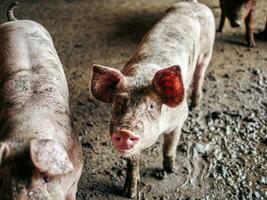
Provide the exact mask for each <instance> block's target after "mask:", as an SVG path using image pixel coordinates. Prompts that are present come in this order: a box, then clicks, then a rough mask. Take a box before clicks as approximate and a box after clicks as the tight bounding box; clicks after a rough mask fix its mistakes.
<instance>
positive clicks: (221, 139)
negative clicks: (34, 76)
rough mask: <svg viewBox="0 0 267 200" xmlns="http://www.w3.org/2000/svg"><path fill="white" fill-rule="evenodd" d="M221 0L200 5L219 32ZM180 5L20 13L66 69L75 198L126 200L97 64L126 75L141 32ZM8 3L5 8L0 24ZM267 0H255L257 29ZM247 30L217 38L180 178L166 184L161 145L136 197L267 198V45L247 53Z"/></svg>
mask: <svg viewBox="0 0 267 200" xmlns="http://www.w3.org/2000/svg"><path fill="white" fill-rule="evenodd" d="M218 1H219V0H203V1H201V2H203V3H205V4H207V5H208V6H209V7H210V8H211V9H212V10H213V12H214V15H215V17H216V22H217V24H218V20H219V15H220V9H219V3H218ZM174 2H176V0H164V1H162V0H153V1H146V0H127V1H125V0H84V1H78V0H76V1H74V0H66V1H52V0H46V1H41V0H21V6H20V7H19V8H17V9H16V11H15V15H16V16H17V17H18V18H19V19H32V20H35V21H37V22H40V23H41V24H43V25H44V26H45V27H46V28H47V29H48V31H49V32H50V33H51V35H52V37H53V39H54V42H55V46H56V49H57V51H58V53H59V56H60V58H61V61H62V63H63V65H64V68H65V72H66V76H67V80H68V84H69V89H70V105H71V110H72V113H73V120H74V124H75V127H76V129H77V131H78V133H79V136H80V139H81V143H82V146H83V152H84V170H83V174H82V177H81V180H80V183H79V190H78V195H77V196H78V200H89V199H101V200H102V199H103V200H104V199H116V200H118V199H125V198H123V197H122V196H121V190H122V186H123V183H124V179H125V167H126V161H125V159H124V158H121V157H120V156H119V155H117V154H116V153H115V152H114V151H113V150H112V146H111V141H110V136H109V134H108V122H109V118H110V106H109V105H105V104H102V103H99V102H97V101H95V100H94V99H93V98H92V97H91V96H90V94H89V92H88V83H89V77H90V69H91V66H92V63H99V64H103V65H108V66H112V67H115V68H118V69H120V68H121V67H122V66H123V64H124V63H125V62H126V61H127V60H128V59H129V58H130V56H131V55H132V54H133V52H134V49H135V48H136V47H137V45H138V43H139V41H140V40H141V38H142V36H143V35H144V33H145V32H146V31H147V30H149V29H150V28H151V26H152V25H153V24H154V23H155V22H156V21H157V20H158V19H159V18H160V17H161V16H162V14H163V13H164V11H165V10H166V9H167V8H168V7H169V6H170V5H171V4H172V3H174ZM9 3H10V1H7V0H1V1H0V13H1V14H0V22H4V21H5V9H6V7H7V5H8V4H9ZM266 16H267V1H265V0H258V4H257V12H256V20H255V31H256V32H258V31H259V30H262V29H263V27H264V24H265V20H266ZM243 42H244V27H243V28H242V29H240V30H233V29H231V28H230V27H229V25H228V23H227V25H226V28H225V30H224V33H223V34H217V36H216V43H215V47H214V54H213V57H212V61H211V63H210V66H209V68H208V71H207V74H206V79H205V83H204V88H203V89H204V98H203V99H202V101H201V105H200V107H199V109H198V110H194V111H190V114H189V117H188V119H187V121H186V124H185V125H184V127H183V133H182V138H181V141H180V144H179V146H178V148H177V156H178V161H177V172H176V173H174V174H168V175H164V176H162V173H161V171H160V169H161V162H162V154H161V149H162V146H161V144H162V138H161V137H160V138H159V140H158V142H157V143H156V144H155V145H153V146H152V147H151V148H149V149H147V150H145V151H144V152H143V154H142V161H141V171H140V174H141V183H140V184H139V193H138V196H137V199H148V200H150V199H161V200H163V199H164V200H166V199H180V200H182V199H212V200H220V199H243V200H245V199H267V167H266V166H267V163H266V160H267V152H266V149H267V146H266V145H267V137H266V135H267V134H266V132H267V131H266V126H267V125H266V121H267V120H266V112H267V108H266V106H267V96H266V87H267V68H266V67H267V66H266V65H267V43H266V42H261V41H257V48H252V49H250V48H247V47H245V46H244V45H243Z"/></svg>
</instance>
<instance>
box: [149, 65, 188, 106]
mask: <svg viewBox="0 0 267 200" xmlns="http://www.w3.org/2000/svg"><path fill="white" fill-rule="evenodd" d="M152 84H153V88H154V90H155V92H156V93H157V94H158V95H159V96H160V97H161V98H162V100H163V102H164V103H165V104H167V105H168V106H169V107H176V106H178V105H179V104H180V103H181V102H182V101H183V99H184V93H185V91H184V85H183V80H182V75H181V69H180V67H179V66H172V67H169V68H166V69H162V70H160V71H158V72H157V73H156V74H155V76H154V78H153V82H152Z"/></svg>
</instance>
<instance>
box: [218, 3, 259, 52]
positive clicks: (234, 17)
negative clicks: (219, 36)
mask: <svg viewBox="0 0 267 200" xmlns="http://www.w3.org/2000/svg"><path fill="white" fill-rule="evenodd" d="M220 5H221V10H222V11H221V21H220V25H219V28H218V32H222V30H223V26H224V23H225V18H228V19H229V21H230V24H231V26H232V27H233V28H236V27H240V26H241V24H242V22H243V21H245V25H246V42H247V45H248V46H249V47H255V46H256V43H255V39H254V34H253V30H254V15H255V9H256V0H235V1H233V0H220Z"/></svg>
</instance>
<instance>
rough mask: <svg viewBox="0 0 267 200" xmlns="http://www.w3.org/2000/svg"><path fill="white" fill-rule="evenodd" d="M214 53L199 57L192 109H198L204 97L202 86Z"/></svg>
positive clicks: (195, 74)
mask: <svg viewBox="0 0 267 200" xmlns="http://www.w3.org/2000/svg"><path fill="white" fill-rule="evenodd" d="M211 55H212V51H210V52H208V53H205V54H202V55H200V56H199V57H198V61H197V66H196V69H195V73H194V83H193V92H192V98H191V99H192V107H197V106H198V104H199V102H200V100H201V97H202V85H203V82H204V77H205V72H206V69H207V67H208V65H209V62H210V59H211Z"/></svg>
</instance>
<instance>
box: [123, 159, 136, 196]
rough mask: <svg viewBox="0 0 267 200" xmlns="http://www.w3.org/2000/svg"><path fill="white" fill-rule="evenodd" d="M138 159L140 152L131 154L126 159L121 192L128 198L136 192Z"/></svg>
mask: <svg viewBox="0 0 267 200" xmlns="http://www.w3.org/2000/svg"><path fill="white" fill-rule="evenodd" d="M139 160H140V154H136V155H133V156H131V157H129V158H128V159H127V174H126V181H125V185H124V188H123V193H124V195H125V196H127V197H129V198H133V197H135V196H136V194H137V182H138V180H139V179H140V176H139Z"/></svg>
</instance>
